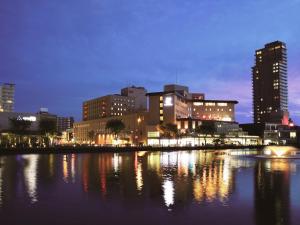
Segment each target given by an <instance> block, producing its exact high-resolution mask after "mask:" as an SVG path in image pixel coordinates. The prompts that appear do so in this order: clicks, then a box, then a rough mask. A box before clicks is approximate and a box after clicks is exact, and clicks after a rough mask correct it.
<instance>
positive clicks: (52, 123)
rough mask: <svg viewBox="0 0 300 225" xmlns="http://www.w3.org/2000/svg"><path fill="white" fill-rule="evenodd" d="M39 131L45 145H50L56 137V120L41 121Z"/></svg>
mask: <svg viewBox="0 0 300 225" xmlns="http://www.w3.org/2000/svg"><path fill="white" fill-rule="evenodd" d="M39 131H40V133H41V135H43V136H44V137H45V142H46V145H47V146H49V145H52V143H53V138H54V136H55V135H56V132H57V129H56V120H54V119H48V118H47V119H41V120H40V122H39Z"/></svg>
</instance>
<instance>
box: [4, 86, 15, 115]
mask: <svg viewBox="0 0 300 225" xmlns="http://www.w3.org/2000/svg"><path fill="white" fill-rule="evenodd" d="M14 104H15V85H14V84H9V83H0V112H13V111H14Z"/></svg>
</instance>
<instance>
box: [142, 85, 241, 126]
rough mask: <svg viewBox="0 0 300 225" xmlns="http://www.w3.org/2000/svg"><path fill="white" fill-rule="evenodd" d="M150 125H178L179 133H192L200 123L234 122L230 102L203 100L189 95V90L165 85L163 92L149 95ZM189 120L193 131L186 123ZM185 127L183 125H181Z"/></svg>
mask: <svg viewBox="0 0 300 225" xmlns="http://www.w3.org/2000/svg"><path fill="white" fill-rule="evenodd" d="M147 95H148V96H149V115H150V116H149V125H157V124H161V123H165V124H167V123H172V124H177V126H178V129H195V127H196V126H198V125H200V124H201V121H206V120H210V121H223V122H235V104H237V103H238V102H237V101H232V100H206V99H205V96H204V94H202V93H189V89H188V87H185V86H180V85H166V86H165V87H164V91H163V92H153V93H148V94H147ZM190 120H192V127H188V124H189V123H188V121H190ZM183 124H185V125H183Z"/></svg>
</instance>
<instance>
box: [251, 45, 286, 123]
mask: <svg viewBox="0 0 300 225" xmlns="http://www.w3.org/2000/svg"><path fill="white" fill-rule="evenodd" d="M252 83H253V112H254V123H255V124H260V123H267V122H271V123H281V124H285V125H287V124H288V120H289V115H288V88H287V49H286V45H285V43H283V42H280V41H275V42H272V43H269V44H266V45H265V47H264V48H262V49H259V50H256V52H255V65H254V67H252Z"/></svg>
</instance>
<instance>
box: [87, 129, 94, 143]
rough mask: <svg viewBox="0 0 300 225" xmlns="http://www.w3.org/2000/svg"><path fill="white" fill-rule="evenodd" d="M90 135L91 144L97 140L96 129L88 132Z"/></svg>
mask: <svg viewBox="0 0 300 225" xmlns="http://www.w3.org/2000/svg"><path fill="white" fill-rule="evenodd" d="M88 137H89V141H90V144H91V143H92V142H93V141H94V140H95V131H93V130H90V131H89V132H88Z"/></svg>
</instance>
